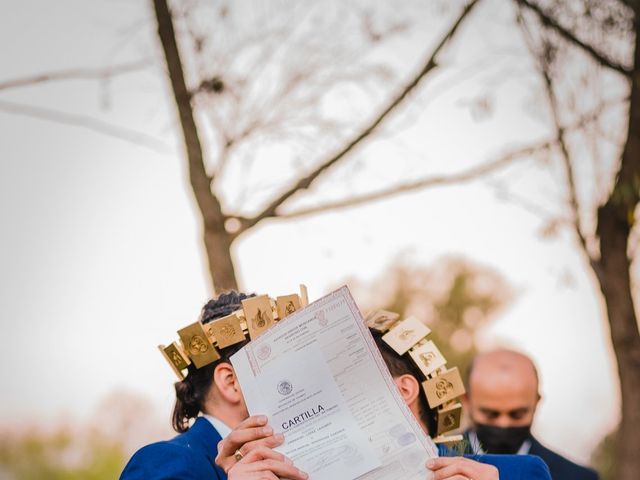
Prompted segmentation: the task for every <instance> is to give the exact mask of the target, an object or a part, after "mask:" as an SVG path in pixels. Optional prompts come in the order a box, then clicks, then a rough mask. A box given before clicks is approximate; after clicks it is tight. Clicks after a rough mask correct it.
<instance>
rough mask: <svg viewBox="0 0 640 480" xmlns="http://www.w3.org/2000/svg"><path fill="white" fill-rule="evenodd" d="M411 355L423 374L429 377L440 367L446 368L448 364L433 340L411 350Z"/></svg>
mask: <svg viewBox="0 0 640 480" xmlns="http://www.w3.org/2000/svg"><path fill="white" fill-rule="evenodd" d="M409 354H410V355H411V358H413V361H414V362H415V364H416V365H417V366H418V368H419V369H420V370H422V373H424V375H425V376H427V377H428V376H429V375H431V374H432V373H433V372H435V371H436V370H437V369H439V368H440V367H444V365H445V364H446V363H447V360H446V359H445V358H444V356H443V355H442V353H440V350H438V347H437V346H436V344H435V343H433V342H432V341H431V340H429V341H428V342H426V343H424V344H422V345H418V346H417V347H416V348H414V349H413V350H411V351H410V352H409Z"/></svg>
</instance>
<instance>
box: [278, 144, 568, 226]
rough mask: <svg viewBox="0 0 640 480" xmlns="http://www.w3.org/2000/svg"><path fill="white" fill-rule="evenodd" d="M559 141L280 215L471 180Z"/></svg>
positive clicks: (323, 209)
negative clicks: (446, 172)
mask: <svg viewBox="0 0 640 480" xmlns="http://www.w3.org/2000/svg"><path fill="white" fill-rule="evenodd" d="M556 144H557V140H556V139H552V140H546V141H544V142H540V143H536V144H534V145H530V146H527V147H524V148H520V149H518V150H514V151H512V152H509V153H506V154H504V155H502V156H501V157H499V158H497V159H495V160H493V161H490V162H487V163H484V164H482V165H479V166H476V167H472V168H469V169H467V170H465V171H462V172H458V173H454V174H451V175H435V176H429V177H426V178H421V179H418V180H413V181H411V182H403V183H401V184H399V185H395V186H393V187H389V188H385V189H381V190H378V191H377V192H371V193H366V194H363V195H361V196H358V197H352V198H348V199H345V200H339V201H336V202H330V203H326V204H323V205H317V206H315V207H309V208H304V209H301V210H296V211H293V212H289V213H282V214H280V213H279V214H278V215H277V217H278V218H283V219H290V218H296V217H302V216H306V215H312V214H315V213H320V212H326V211H329V210H338V209H341V208H349V207H355V206H357V205H362V204H364V203H368V202H372V201H376V200H382V199H385V198H388V197H391V196H394V195H399V194H403V193H409V192H413V191H416V190H421V189H424V188H429V187H438V186H445V185H452V184H459V183H463V182H469V181H472V180H475V179H477V178H479V177H482V176H484V175H487V174H489V173H493V172H496V171H498V170H500V169H502V168H504V167H506V166H508V165H510V164H512V162H514V161H515V160H518V159H525V158H528V157H530V156H531V155H532V154H534V153H537V152H540V151H543V150H547V149H549V148H551V147H553V146H554V145H556Z"/></svg>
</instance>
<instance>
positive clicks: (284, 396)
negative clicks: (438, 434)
mask: <svg viewBox="0 0 640 480" xmlns="http://www.w3.org/2000/svg"><path fill="white" fill-rule="evenodd" d="M231 362H232V364H233V366H234V369H235V371H236V374H237V376H238V379H239V381H240V385H241V387H242V392H243V395H244V398H245V401H246V403H247V407H248V409H249V412H250V413H251V414H253V415H257V414H265V415H267V417H268V418H269V423H270V425H271V426H272V427H273V428H274V430H275V431H276V432H280V433H283V434H284V436H285V443H284V444H283V445H282V446H281V447H279V448H278V449H277V450H278V451H280V452H282V453H283V454H285V455H287V456H288V457H289V458H291V459H292V460H293V461H294V463H295V464H296V466H298V467H299V468H300V469H302V470H304V471H306V472H307V473H309V475H310V480H337V479H339V480H352V479H355V478H361V479H366V480H396V479H398V478H402V479H403V480H405V479H406V480H425V479H428V478H430V472H429V471H428V470H427V469H426V467H425V463H426V461H427V459H428V458H432V457H436V456H437V448H436V446H435V444H434V443H433V442H432V441H431V439H430V438H429V437H428V436H426V435H425V434H424V432H423V431H422V429H421V428H420V426H419V425H418V423H417V421H416V419H415V418H414V416H413V414H412V413H411V411H410V410H409V409H408V408H407V406H406V405H405V403H404V401H403V399H402V397H401V396H400V393H399V392H398V390H397V387H396V385H395V383H394V382H393V379H392V378H391V376H390V375H389V372H388V370H387V367H386V365H385V363H384V360H383V359H382V357H381V355H380V353H379V352H378V348H377V346H376V344H375V342H374V340H373V338H372V337H371V335H370V333H369V331H368V328H367V326H366V325H365V323H364V320H363V319H362V316H361V314H360V312H359V310H358V308H357V307H356V305H355V302H354V301H353V298H352V297H351V294H350V293H349V290H348V288H347V287H342V288H341V289H339V290H337V291H335V292H333V293H331V294H329V295H327V296H326V297H323V298H321V299H320V300H318V301H316V302H314V303H312V304H311V305H309V306H308V307H306V308H304V309H302V310H300V311H298V312H295V313H294V314H292V315H290V316H288V317H286V318H285V319H284V320H282V321H280V322H278V324H277V325H275V326H274V327H272V328H271V329H269V330H268V331H267V332H265V333H264V334H262V335H261V336H260V337H259V338H257V339H256V340H254V341H252V342H251V343H249V344H248V345H247V346H245V347H244V348H243V349H242V350H240V351H239V352H238V353H236V354H235V355H234V356H233V357H231Z"/></svg>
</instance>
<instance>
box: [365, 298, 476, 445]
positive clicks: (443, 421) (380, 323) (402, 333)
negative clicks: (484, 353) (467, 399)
mask: <svg viewBox="0 0 640 480" xmlns="http://www.w3.org/2000/svg"><path fill="white" fill-rule="evenodd" d="M365 321H366V323H367V326H368V327H369V328H372V329H374V330H377V331H378V332H380V333H382V334H384V335H383V336H382V340H383V341H384V342H385V343H386V344H387V345H389V346H390V347H391V348H392V349H393V350H394V351H395V352H396V353H397V354H398V355H401V356H402V355H404V354H405V353H407V352H409V355H410V356H411V359H412V360H413V362H414V363H415V364H416V365H417V366H418V368H419V369H420V371H421V372H422V373H423V374H424V376H425V377H426V380H425V381H424V382H422V389H423V390H424V393H425V394H426V396H427V402H428V404H429V407H431V408H433V409H436V415H437V417H436V418H437V432H436V437H435V438H434V439H433V440H434V441H435V442H436V443H451V442H455V441H459V440H462V437H461V436H459V435H456V436H448V437H445V436H443V434H445V433H447V432H450V431H451V430H455V429H456V428H458V427H459V426H460V417H461V413H462V405H461V404H460V402H459V401H458V397H460V395H463V394H464V393H465V389H464V385H463V383H462V377H461V376H460V372H459V371H458V368H457V367H453V368H447V366H446V364H447V360H446V359H445V358H444V356H443V355H442V353H440V350H438V347H437V346H436V345H435V343H433V341H431V340H429V339H428V338H427V337H428V336H429V334H430V333H431V330H430V329H429V327H427V326H426V325H425V324H424V323H422V322H421V321H420V320H418V319H416V318H414V317H408V318H405V319H404V320H400V315H398V314H397V313H393V312H388V311H386V310H377V311H375V312H372V313H370V314H369V315H367V317H366V318H365Z"/></svg>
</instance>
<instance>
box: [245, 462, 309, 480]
mask: <svg viewBox="0 0 640 480" xmlns="http://www.w3.org/2000/svg"><path fill="white" fill-rule="evenodd" d="M253 465H255V466H256V467H258V468H259V469H260V470H268V471H270V472H273V473H274V474H275V475H276V476H278V477H283V478H287V479H289V480H307V479H308V478H309V475H307V474H306V473H305V472H303V471H301V470H298V469H297V468H296V467H294V466H293V465H290V464H288V463H284V462H280V461H278V460H270V459H269V460H261V461H259V462H255V463H254V464H253Z"/></svg>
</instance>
